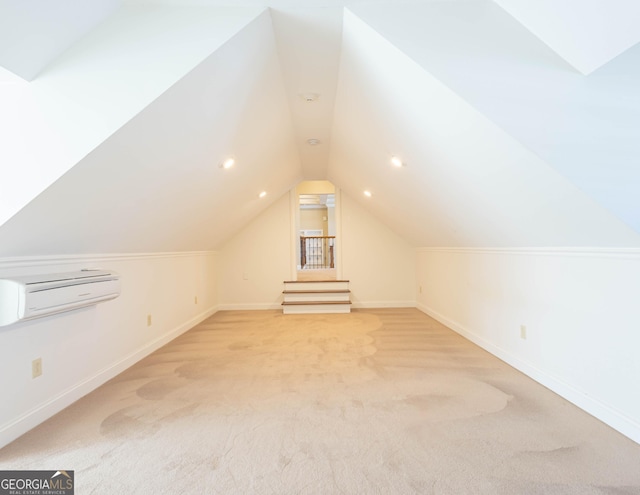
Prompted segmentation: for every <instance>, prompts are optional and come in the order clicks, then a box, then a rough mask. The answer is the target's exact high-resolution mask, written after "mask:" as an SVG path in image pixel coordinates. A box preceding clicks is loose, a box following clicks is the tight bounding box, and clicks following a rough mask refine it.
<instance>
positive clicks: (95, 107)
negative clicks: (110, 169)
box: [0, 2, 264, 224]
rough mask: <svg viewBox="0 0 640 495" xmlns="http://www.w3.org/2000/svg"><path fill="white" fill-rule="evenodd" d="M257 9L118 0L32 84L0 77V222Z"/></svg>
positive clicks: (231, 34)
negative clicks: (117, 5)
mask: <svg viewBox="0 0 640 495" xmlns="http://www.w3.org/2000/svg"><path fill="white" fill-rule="evenodd" d="M75 3H83V4H84V2H75ZM86 3H90V2H86ZM263 10H264V9H262V8H255V7H254V8H248V7H245V8H238V7H234V8H230V7H226V8H223V7H217V8H207V7H175V6H165V5H141V6H128V5H125V6H123V7H122V8H120V9H119V10H117V11H116V12H114V13H113V15H111V16H110V17H109V18H108V19H106V20H105V21H104V22H102V23H100V24H99V25H98V26H96V27H95V28H94V29H93V30H91V32H89V33H87V34H86V35H85V36H83V37H82V39H80V40H79V41H78V42H77V43H75V44H74V45H73V46H72V47H70V48H69V49H67V50H66V51H64V53H62V54H61V55H60V56H59V57H57V58H56V60H55V61H53V62H51V63H49V65H48V66H47V67H46V69H45V70H44V71H42V72H41V73H40V74H39V75H38V77H37V78H36V79H35V80H34V81H33V82H27V81H21V80H18V79H13V80H11V81H5V82H4V84H1V85H0V108H1V109H2V111H1V112H0V135H1V136H2V145H1V146H0V164H2V166H0V224H2V223H3V222H5V221H6V220H7V219H8V218H10V217H11V216H12V215H13V214H15V213H16V212H17V211H18V210H19V209H20V208H22V207H23V206H24V205H26V204H27V203H28V202H29V201H30V200H31V199H33V198H34V197H35V196H36V195H37V194H39V193H40V192H41V191H43V190H44V189H45V188H46V187H48V186H49V185H50V184H51V183H53V181H55V180H56V179H58V178H59V177H60V176H61V175H62V174H64V173H65V172H66V171H67V170H69V169H70V168H71V167H73V166H74V165H76V164H77V163H78V162H79V161H80V160H82V159H83V158H84V157H85V156H86V155H87V154H88V153H89V152H90V151H92V150H93V149H95V148H96V147H97V146H98V145H100V144H101V143H103V142H104V141H105V140H106V139H107V138H108V137H109V136H110V135H111V134H112V133H114V132H115V131H116V130H118V129H119V128H121V127H122V126H123V125H124V124H125V123H126V122H127V121H129V120H130V119H131V118H132V117H133V116H135V115H136V114H138V113H139V112H140V111H141V110H142V109H144V108H145V107H146V106H147V105H148V104H149V103H151V102H152V101H154V100H155V99H156V98H157V97H158V96H160V95H161V94H162V93H163V92H164V91H166V90H167V89H168V88H169V87H171V85H173V84H174V83H176V82H177V81H178V80H180V79H181V78H182V77H184V76H185V74H187V73H188V72H189V71H190V70H191V69H193V68H194V67H196V66H197V65H198V64H199V63H200V62H202V61H203V60H204V59H205V58H206V57H208V56H209V55H210V54H211V53H213V52H214V51H215V50H217V49H218V48H219V47H220V46H222V45H223V44H224V43H225V42H226V41H228V40H229V39H230V38H231V36H233V35H234V34H236V33H237V32H238V31H239V30H241V29H242V28H243V27H244V26H246V25H247V24H248V23H249V22H250V21H251V20H253V19H254V18H255V17H256V16H257V15H258V14H259V13H260V12H262V11H263ZM71 13H73V12H71ZM67 15H70V13H69V12H67ZM15 21H16V22H19V21H20V19H16V20H15ZM16 49H17V48H16ZM28 55H29V54H28V53H27V54H25V55H24V56H25V57H28Z"/></svg>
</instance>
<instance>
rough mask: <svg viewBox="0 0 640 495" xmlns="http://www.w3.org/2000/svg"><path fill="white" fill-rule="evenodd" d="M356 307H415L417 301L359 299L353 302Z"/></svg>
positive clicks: (352, 304)
mask: <svg viewBox="0 0 640 495" xmlns="http://www.w3.org/2000/svg"><path fill="white" fill-rule="evenodd" d="M351 307H352V308H354V309H376V308H415V307H416V302H415V301H357V302H352V303H351Z"/></svg>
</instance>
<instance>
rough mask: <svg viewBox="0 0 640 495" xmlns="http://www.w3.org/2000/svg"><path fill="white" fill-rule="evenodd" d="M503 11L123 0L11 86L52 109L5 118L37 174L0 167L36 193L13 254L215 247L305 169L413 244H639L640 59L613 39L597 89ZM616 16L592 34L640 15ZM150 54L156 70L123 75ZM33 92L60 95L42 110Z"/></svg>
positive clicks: (519, 10) (490, 6)
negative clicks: (16, 121)
mask: <svg viewBox="0 0 640 495" xmlns="http://www.w3.org/2000/svg"><path fill="white" fill-rule="evenodd" d="M499 3H500V5H499V4H498V2H493V1H490V0H472V1H470V0H450V1H438V0H433V1H431V0H425V1H416V0H414V1H406V2H393V3H391V2H388V3H385V2H378V1H377V0H366V1H353V2H352V1H348V0H326V1H323V0H310V1H309V2H305V4H304V5H300V2H295V1H293V0H273V1H272V2H264V1H261V0H255V1H254V0H242V1H236V2H229V1H226V2H225V1H221V0H220V1H218V0H198V1H181V0H165V1H160V0H157V1H149V0H128V1H126V2H125V5H124V7H123V8H121V9H120V10H118V11H117V12H116V13H115V14H113V15H112V16H111V17H109V19H107V20H106V21H105V22H103V23H102V24H100V25H99V26H97V27H96V28H95V29H94V30H93V31H92V32H91V33H89V34H88V35H85V36H84V37H83V38H82V40H80V41H79V42H77V43H76V44H75V45H74V46H72V47H71V49H69V50H67V51H66V52H65V53H63V54H62V55H61V56H60V57H58V58H57V59H56V60H55V61H54V62H53V63H50V64H49V66H48V68H47V69H46V70H45V71H44V72H43V73H41V75H40V76H38V77H37V78H36V79H35V80H34V82H33V83H30V85H29V86H28V88H26V87H25V86H20V88H19V89H20V91H22V93H20V92H19V91H18V90H16V89H15V88H16V87H15V86H11V89H10V91H9V93H11V91H13V93H11V95H12V96H15V95H16V94H18V96H21V98H22V99H21V100H20V101H22V102H24V101H25V100H26V101H27V103H28V104H30V105H31V107H33V108H35V109H36V110H38V111H34V112H32V113H31V114H29V115H28V116H27V117H24V118H23V119H22V121H21V122H20V125H19V126H13V128H12V126H11V122H5V123H4V124H5V126H4V129H5V130H7V132H9V135H10V136H11V139H10V140H9V141H10V145H7V148H9V149H11V147H12V146H13V144H12V143H14V142H20V141H22V149H23V151H25V152H26V154H27V155H29V154H30V155H29V156H30V163H32V166H31V167H30V168H29V167H27V168H24V169H23V168H21V167H8V166H6V165H5V163H10V162H7V161H5V160H3V161H2V163H3V165H2V167H0V178H1V179H3V180H1V181H0V184H3V186H0V187H4V188H5V189H6V190H7V193H6V194H5V191H2V195H0V196H1V197H0V203H2V202H5V201H6V200H5V199H4V198H7V197H10V196H11V195H12V194H14V191H19V190H20V191H23V193H24V194H23V195H22V196H21V198H20V201H22V203H20V201H18V202H14V203H12V204H11V205H10V208H8V209H5V208H4V206H3V207H2V210H3V211H0V214H2V215H4V218H0V222H3V221H4V220H5V219H8V218H10V220H8V221H7V222H6V223H4V225H2V226H0V256H21V255H32V254H33V255H37V254H73V253H104V252H157V251H180V250H199V249H214V248H217V247H219V246H220V245H221V243H223V242H224V241H225V240H227V239H229V238H230V236H232V235H233V233H234V232H236V231H237V230H238V229H240V228H241V227H242V225H244V224H245V223H246V222H248V221H249V219H251V218H253V217H254V216H255V215H257V214H258V213H259V212H260V211H261V210H262V209H264V208H265V207H266V206H268V204H269V203H270V202H271V201H273V199H275V198H276V197H277V196H278V195H280V194H282V193H284V192H285V191H286V190H287V189H288V188H290V187H291V186H292V185H293V184H295V183H296V182H297V181H298V180H300V179H302V178H306V179H326V178H328V179H330V180H332V181H333V182H334V183H335V184H336V185H337V186H339V187H341V188H342V189H344V190H345V191H346V192H347V194H349V195H350V196H352V197H354V198H359V202H360V203H361V204H362V205H363V206H364V207H365V208H367V209H368V210H369V211H371V212H373V213H374V214H376V215H377V216H378V217H379V218H380V219H381V220H383V221H385V223H387V225H389V226H390V227H391V228H392V229H393V230H395V231H396V232H397V233H399V234H401V235H402V236H403V237H404V238H406V239H407V240H410V241H411V242H412V243H413V244H414V245H416V246H444V245H446V246H620V247H630V246H640V235H639V232H640V199H639V198H638V196H639V195H638V194H637V193H636V191H637V190H638V186H639V184H640V167H637V166H635V164H637V162H638V158H639V157H640V139H637V137H638V135H639V131H640V127H639V126H640V122H639V120H640V119H637V118H636V117H637V115H638V114H639V111H640V106H639V105H640V103H639V102H640V98H638V96H639V95H638V91H639V90H638V89H637V88H638V87H640V85H639V84H638V83H639V82H640V81H639V80H638V79H640V64H639V63H638V57H640V51H639V50H640V48H638V46H634V47H631V48H629V49H627V50H626V51H624V52H623V53H622V54H620V55H618V56H617V57H616V56H615V55H616V54H617V53H620V51H623V50H624V49H625V47H628V46H630V44H632V43H633V37H629V36H621V37H620V38H615V42H611V43H608V44H607V46H606V47H605V48H606V49H605V50H603V51H602V52H599V53H598V55H597V56H595V55H594V57H592V58H590V59H589V60H587V62H588V63H589V64H591V65H589V66H588V67H587V66H583V67H581V68H579V70H582V71H583V72H588V71H593V69H594V68H595V67H599V68H597V70H595V71H594V72H592V73H591V74H590V75H588V76H585V75H583V74H581V73H580V72H579V71H577V70H576V67H577V66H578V65H580V63H582V62H577V61H576V60H577V59H576V58H575V57H574V56H573V55H571V54H570V53H568V52H567V51H566V50H565V48H566V46H565V45H566V43H568V42H567V40H566V39H564V38H563V39H562V40H561V41H557V40H554V39H552V38H550V37H549V36H548V34H546V33H544V32H541V31H540V30H539V29H538V28H537V27H536V25H537V24H536V22H537V17H536V15H537V14H535V13H534V14H535V15H534V14H532V13H530V12H528V11H526V10H525V9H524V8H523V7H522V3H521V2H517V1H515V0H514V1H508V0H503V1H501V2H499ZM622 3H626V4H627V7H628V6H629V5H631V1H629V2H622ZM596 4H598V5H597V6H598V8H601V7H602V5H604V4H602V3H599V2H597V1H595V0H593V1H590V2H588V5H589V6H590V7H588V8H591V7H592V6H594V5H596ZM194 5H196V6H194ZM229 5H233V9H241V10H242V9H245V10H244V11H243V12H236V13H235V14H233V13H230V11H227V13H226V14H224V13H223V10H224V9H223V6H227V7H224V8H230V7H228V6H229ZM265 6H270V7H272V9H271V10H269V11H265V12H263V13H262V14H258V12H260V11H261V10H262V8H264V7H265ZM345 6H347V7H348V9H347V10H345V9H344V8H343V7H345ZM544 6H545V7H544V8H545V9H547V11H549V12H553V13H554V15H556V17H557V18H558V19H560V20H561V21H562V22H565V21H566V22H567V23H569V24H568V26H569V28H571V27H572V26H573V29H578V27H577V26H576V25H575V24H571V22H569V21H570V19H568V16H567V12H565V11H563V10H562V9H556V10H553V9H554V7H553V4H552V3H551V2H544ZM585 8H587V7H585ZM588 8H587V10H588ZM194 9H195V10H194ZM198 9H200V10H198ZM219 9H222V10H219ZM613 11H615V12H614V14H615V15H613V14H612V15H611V16H610V18H608V19H607V21H606V22H598V19H597V16H595V15H590V17H589V19H590V22H589V26H590V28H591V29H600V30H601V31H602V30H615V28H616V26H620V25H626V24H625V23H626V22H627V21H626V19H625V15H622V14H621V13H624V12H631V13H633V12H635V10H634V9H633V8H631V9H630V10H625V9H624V8H623V9H622V10H621V9H618V8H617V7H616V8H615V9H613ZM225 16H226V17H225ZM215 22H217V26H218V28H217V29H209V28H208V26H209V27H210V26H211V25H212V24H211V23H214V24H215ZM124 26H126V27H127V29H128V30H125V33H124V34H122V33H123V31H122V29H120V28H121V27H124ZM136 26H140V31H139V32H137V30H136ZM143 26H146V28H144V29H143ZM627 31H628V30H627ZM136 33H138V35H137V34H136ZM212 33H214V34H212ZM236 33H237V34H236ZM139 34H141V35H139ZM578 34H579V33H578ZM578 34H576V39H578V38H579V36H578ZM207 36H209V38H207ZM203 39H207V40H208V41H206V42H205V43H202V40H203ZM607 39H609V38H607ZM565 42H566V43H565ZM563 43H565V44H563ZM141 45H144V49H142V50H139V51H138V52H137V53H140V54H143V53H152V54H154V55H153V56H152V57H151V61H150V63H151V65H147V64H146V63H142V65H141V59H140V58H136V57H131V58H126V63H120V64H114V63H111V61H113V60H115V59H116V58H118V57H112V55H114V54H115V53H116V52H120V53H121V52H123V51H124V52H126V51H127V49H128V48H130V49H131V52H132V53H134V52H136V47H140V46H141ZM585 47H587V48H585ZM154 48H155V49H154ZM580 51H581V52H589V48H588V45H581V46H580ZM120 60H122V59H120ZM181 61H186V62H184V63H182V64H181ZM585 67H586V68H585ZM150 68H152V69H151V70H150ZM100 80H103V81H106V82H108V84H101V83H99V81H100ZM51 82H55V84H50V83H51ZM24 84H28V83H24ZM38 88H46V91H44V90H43V94H45V93H46V95H49V96H51V95H60V94H62V95H63V97H61V98H58V99H55V98H53V100H54V101H55V104H54V103H51V101H53V100H52V99H49V100H47V105H45V106H46V110H47V112H45V114H43V113H42V112H41V111H40V110H41V105H42V101H43V100H42V99H40V100H38V98H36V97H34V96H33V91H36V90H37V89H38ZM65 88H66V89H65ZM88 88H99V89H96V90H93V91H90V90H89V89H88ZM5 89H7V88H6V87H5V86H3V87H0V98H4V103H7V102H10V101H15V100H16V99H15V98H7V97H6V95H7V94H8V93H7V91H5ZM16 91H18V92H17V93H16ZM65 91H66V92H65ZM89 93H90V94H89ZM306 93H316V94H318V95H319V98H317V99H316V100H315V101H314V102H311V103H309V102H306V101H304V99H303V98H301V97H300V95H301V94H306ZM87 94H89V96H87ZM25 95H26V96H25ZM14 107H16V108H24V107H25V105H23V106H22V107H20V106H19V105H17V104H14ZM26 107H27V108H28V107H29V105H26ZM114 109H116V110H114ZM118 109H119V110H118ZM65 114H68V115H67V117H69V118H66V119H65ZM32 121H33V122H35V123H36V124H37V125H39V126H40V127H41V128H42V129H45V131H46V132H41V133H39V134H37V133H36V134H29V133H30V132H31V131H30V129H31V127H30V124H32V123H33V122H32ZM51 122H53V123H54V125H51ZM36 127H37V126H36ZM11 132H13V134H11ZM25 135H27V136H28V138H25V137H24V136H25ZM311 138H316V139H318V140H319V142H320V144H318V145H316V146H309V144H308V143H307V140H308V139H311ZM36 143H37V144H38V145H40V144H43V145H45V150H46V152H42V153H40V154H38V153H37V152H34V151H33V150H34V149H36V148H35V146H34V144H36ZM13 151H14V152H15V153H14V155H13V156H14V158H15V156H20V154H19V152H20V150H16V149H14V150H13ZM0 153H3V151H2V150H0ZM228 155H234V156H235V158H236V161H237V165H236V167H234V168H232V169H230V170H222V169H220V168H219V167H218V164H219V163H221V162H222V160H224V158H225V157H226V156H228ZM392 155H397V156H400V157H401V158H402V159H403V160H404V162H405V164H406V166H404V167H401V168H400V169H394V168H392V167H391V166H390V165H389V159H390V157H391V156H392ZM61 157H62V158H61ZM38 159H40V160H41V161H42V162H43V163H45V164H46V166H44V170H41V169H39V168H38V167H37V166H35V165H33V163H37V162H38ZM74 165H75V166H74ZM53 169H54V170H55V171H54V172H51V170H53ZM16 170H22V172H16ZM67 170H68V171H67ZM65 171H66V173H65V174H64V175H62V174H63V173H64V172H65ZM12 174H13V175H12ZM41 176H42V177H44V179H42V180H40V181H39V182H38V180H39V178H40V177H41ZM7 177H10V178H11V181H7V180H6V178H7ZM58 177H59V178H58ZM56 178H58V180H57V181H56V182H55V183H53V184H52V185H50V186H49V187H47V186H48V185H49V184H51V183H52V182H53V181H54V180H55V179H56ZM30 181H35V182H38V185H37V187H35V186H34V187H31V188H29V187H25V188H23V187H22V185H23V184H29V183H30ZM7 184H11V185H10V186H9V185H7ZM364 189H369V190H370V191H371V192H372V193H373V195H372V197H371V198H364V197H363V196H362V191H363V190H364ZM42 190H44V192H42V193H41V194H40V195H39V196H37V197H35V196H36V194H37V193H38V192H40V191H42ZM261 190H266V191H267V192H268V195H267V197H266V198H265V199H262V200H259V199H258V197H257V195H258V193H259V192H260V191H261ZM24 191H26V192H24ZM34 197H35V199H33V200H32V201H31V202H30V203H29V204H26V203H27V202H28V201H29V200H30V199H32V198H34ZM18 203H20V204H19V207H22V206H24V205H25V204H26V206H25V207H24V208H23V209H22V210H21V211H20V212H18V213H17V214H15V213H16V211H17V210H18V209H19V208H16V205H17V204H18ZM12 208H13V209H12Z"/></svg>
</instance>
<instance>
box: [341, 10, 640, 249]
mask: <svg viewBox="0 0 640 495" xmlns="http://www.w3.org/2000/svg"><path fill="white" fill-rule="evenodd" d="M534 3H535V4H536V6H537V4H538V3H537V2H534ZM546 3H548V2H542V4H546ZM556 3H562V4H564V5H566V4H568V3H571V2H556ZM597 3H598V5H599V6H600V9H601V10H603V11H607V10H608V8H609V3H608V2H606V1H601V2H597ZM621 3H625V4H627V5H629V6H630V10H633V9H632V8H631V7H633V5H636V7H635V9H637V2H631V1H629V2H613V4H616V5H620V4H621ZM587 4H593V2H585V5H587ZM572 5H575V4H573V3H572ZM580 5H581V6H582V2H580ZM352 9H353V12H354V14H355V15H356V16H358V17H359V18H360V19H361V20H363V21H364V22H366V23H367V24H368V25H369V26H371V27H372V28H373V29H374V30H376V31H377V32H378V33H379V34H380V35H381V36H383V37H384V38H385V39H386V40H388V41H389V42H390V43H392V44H393V45H394V46H396V47H397V48H398V49H399V50H400V51H401V52H403V53H405V54H406V55H408V56H409V57H410V58H412V59H413V60H414V61H415V62H416V63H417V64H419V65H420V66H421V67H422V68H423V69H424V70H425V71H426V72H428V73H429V74H431V75H433V76H434V77H436V78H437V79H438V80H439V81H440V82H442V83H443V84H445V85H446V86H447V87H448V88H450V89H451V90H453V91H454V92H455V93H456V94H457V95H459V96H460V97H461V98H463V99H464V100H466V101H467V102H469V103H470V104H471V105H473V106H474V107H475V108H476V109H477V110H479V111H480V112H481V113H482V114H483V115H485V116H486V117H487V118H488V119H490V120H492V121H493V122H495V123H496V124H497V125H498V126H500V127H501V128H502V129H503V130H504V131H505V132H507V133H508V134H509V135H511V136H512V137H514V138H515V139H516V140H517V141H518V142H520V143H521V144H522V145H524V146H525V147H527V148H528V149H530V150H531V151H533V152H534V153H535V154H536V155H538V156H539V157H540V158H542V159H543V160H544V161H545V162H546V163H547V164H548V165H550V166H551V167H553V168H554V169H555V170H557V171H558V172H559V173H560V174H561V175H563V176H564V177H565V178H566V179H567V180H568V181H569V182H571V183H572V184H574V185H575V186H577V187H578V188H579V189H581V190H582V191H584V192H585V193H586V194H588V195H589V196H590V197H592V198H593V199H594V200H596V201H597V202H598V203H599V204H600V205H602V206H603V207H604V208H606V209H608V210H609V211H611V212H612V213H613V214H614V215H616V216H617V217H618V218H619V219H621V220H622V221H623V222H625V223H626V224H627V225H629V226H630V227H632V228H633V229H634V230H635V231H636V232H640V197H639V195H638V189H639V188H640V167H638V166H637V165H636V164H637V163H638V160H639V159H640V139H639V136H640V119H639V118H638V115H640V92H639V89H638V88H640V45H635V46H633V47H632V48H630V49H629V50H627V51H626V52H624V53H622V54H621V55H619V56H618V57H616V58H615V59H613V60H611V61H610V62H609V63H608V64H606V65H604V66H603V67H600V68H599V69H598V70H597V71H595V72H594V73H592V74H591V75H589V76H584V75H581V74H580V73H578V72H577V71H575V70H574V69H573V68H572V67H571V65H569V64H568V63H567V62H566V61H565V60H564V59H562V58H561V57H560V56H559V55H558V54H557V53H555V52H554V51H553V50H551V49H550V48H549V47H548V46H547V45H545V44H544V43H543V42H542V41H540V40H539V39H538V38H537V37H536V36H534V35H533V34H532V33H531V32H530V31H528V30H527V29H526V28H525V27H524V26H523V25H522V24H520V23H519V22H517V21H516V20H515V19H514V18H513V17H512V16H511V15H509V14H508V13H507V12H505V11H504V10H502V9H501V8H500V7H499V6H498V5H497V4H496V3H494V2H491V1H477V2H465V1H462V2H416V3H411V4H406V5H396V6H393V7H392V8H391V7H389V6H388V5H383V4H370V5H357V6H354V7H352ZM612 9H613V7H612ZM614 10H615V9H614ZM581 13H582V11H581V10H580V9H576V18H578V15H579V14H581ZM606 27H607V28H608V29H607V31H606V32H607V33H610V34H611V35H612V36H613V37H614V38H615V35H614V33H613V32H614V31H615V25H612V24H611V23H610V24H609V25H607V26H606ZM602 29H604V26H602ZM621 29H623V28H621ZM635 33H636V34H639V32H638V30H636V31H635ZM603 242H608V241H607V240H603Z"/></svg>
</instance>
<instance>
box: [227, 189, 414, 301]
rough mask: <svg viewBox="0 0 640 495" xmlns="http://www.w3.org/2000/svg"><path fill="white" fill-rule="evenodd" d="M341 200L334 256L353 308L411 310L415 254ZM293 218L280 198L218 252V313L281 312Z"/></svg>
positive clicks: (357, 208)
mask: <svg viewBox="0 0 640 495" xmlns="http://www.w3.org/2000/svg"><path fill="white" fill-rule="evenodd" d="M341 201H342V203H341V206H340V212H341V217H342V218H341V222H338V223H339V224H341V234H338V235H339V239H338V242H340V243H341V247H339V248H338V254H337V256H342V260H341V261H338V262H339V263H341V264H342V270H343V273H342V278H345V279H349V280H350V282H351V284H350V286H351V300H352V302H353V303H354V307H404V306H410V307H413V306H415V249H414V248H413V247H412V246H411V245H409V244H408V243H406V242H405V241H404V240H402V239H401V238H400V237H398V236H397V235H396V234H395V233H393V232H392V231H391V230H390V229H389V228H388V227H386V226H385V225H383V224H382V223H380V222H379V221H378V220H376V219H375V218H374V217H372V216H371V215H370V214H369V213H367V211H366V210H365V209H364V208H362V207H361V206H360V205H358V204H357V203H356V202H355V201H353V200H352V199H350V198H349V197H347V196H345V195H342V199H341ZM294 214H295V212H292V211H291V201H290V197H289V195H284V196H282V197H281V198H280V199H278V200H277V201H276V202H275V203H274V204H273V205H271V206H270V207H269V208H268V209H267V210H265V211H264V212H263V213H262V214H261V215H260V216H258V217H257V218H255V219H254V220H253V221H252V222H251V223H250V224H249V225H247V226H246V227H245V228H244V229H242V230H241V231H240V232H239V233H238V234H237V235H236V236H235V237H233V239H231V240H230V241H229V242H227V243H226V244H225V245H224V246H223V247H222V248H221V249H220V251H219V255H220V256H219V263H220V286H219V287H220V309H268V308H271V309H279V308H280V307H281V302H282V290H283V285H282V282H283V281H284V280H291V279H292V273H291V267H292V266H293V264H292V261H291V256H292V251H294V248H293V247H292V243H291V236H292V227H291V225H292V222H293V220H292V218H291V215H294ZM294 255H295V252H294ZM245 274H246V279H244V275H245Z"/></svg>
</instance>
